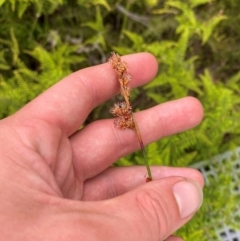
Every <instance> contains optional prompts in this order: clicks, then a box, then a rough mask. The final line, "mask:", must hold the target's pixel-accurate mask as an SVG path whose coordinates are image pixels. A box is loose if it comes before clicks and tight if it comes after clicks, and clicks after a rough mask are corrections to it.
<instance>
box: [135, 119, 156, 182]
mask: <svg viewBox="0 0 240 241" xmlns="http://www.w3.org/2000/svg"><path fill="white" fill-rule="evenodd" d="M132 119H133V122H134V126H135V132H136V134H137V137H138V141H139V144H140V147H141V151H142V155H143V159H144V162H145V166H146V168H147V174H148V178H147V181H152V173H151V170H150V166H149V163H148V159H147V155H146V151H145V147H144V144H143V140H142V136H141V134H140V131H139V128H138V125H137V122H136V120H135V118H134V116H133V114H132Z"/></svg>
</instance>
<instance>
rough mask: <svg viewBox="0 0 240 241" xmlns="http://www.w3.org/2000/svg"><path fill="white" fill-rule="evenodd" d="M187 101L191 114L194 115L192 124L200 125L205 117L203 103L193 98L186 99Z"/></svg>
mask: <svg viewBox="0 0 240 241" xmlns="http://www.w3.org/2000/svg"><path fill="white" fill-rule="evenodd" d="M185 100H186V101H187V102H188V106H187V107H188V111H189V113H192V115H191V116H190V117H191V122H192V123H193V125H198V124H199V123H200V122H201V121H202V119H203V115H204V109H203V106H202V103H201V102H200V101H199V100H198V99H197V98H195V97H192V96H188V97H185ZM189 109H190V110H189Z"/></svg>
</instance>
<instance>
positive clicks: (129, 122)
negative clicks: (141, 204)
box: [108, 53, 152, 182]
mask: <svg viewBox="0 0 240 241" xmlns="http://www.w3.org/2000/svg"><path fill="white" fill-rule="evenodd" d="M108 62H109V63H110V64H111V65H112V67H113V69H114V70H115V71H116V73H117V77H118V81H119V83H120V93H121V95H122V96H123V98H124V101H123V102H119V103H117V104H114V106H113V107H112V108H111V109H110V112H111V113H112V114H113V115H114V116H116V117H117V118H116V119H115V121H114V123H115V126H116V127H117V128H120V129H132V130H134V131H135V133H136V135H137V137H138V141H139V144H140V147H141V150H142V154H143V159H144V161H145V165H146V168H147V175H148V177H147V178H146V182H149V181H152V174H151V170H150V167H149V163H148V160H147V156H146V151H145V148H144V144H143V141H142V137H141V134H140V131H139V128H138V125H137V122H136V120H135V119H134V116H133V112H132V106H131V103H130V92H131V89H130V87H129V81H130V80H131V75H130V74H129V73H128V68H127V63H126V62H124V61H123V60H122V59H121V57H120V56H119V55H118V54H116V53H112V56H111V57H110V58H109V60H108Z"/></svg>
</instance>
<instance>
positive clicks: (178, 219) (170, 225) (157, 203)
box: [110, 177, 203, 241]
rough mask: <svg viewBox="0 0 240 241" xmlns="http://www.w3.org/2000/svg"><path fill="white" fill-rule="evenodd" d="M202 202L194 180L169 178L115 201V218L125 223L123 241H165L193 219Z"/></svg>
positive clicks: (152, 183)
mask: <svg viewBox="0 0 240 241" xmlns="http://www.w3.org/2000/svg"><path fill="white" fill-rule="evenodd" d="M202 200H203V194H202V188H201V186H200V185H199V184H198V183H197V182H196V181H193V180H189V179H186V178H182V177H168V178H163V179H161V180H158V181H152V182H149V183H146V184H145V185H143V186H141V187H139V188H137V189H135V190H133V191H131V192H128V193H126V194H124V195H122V196H120V197H118V198H116V199H115V202H114V203H115V205H114V206H115V214H116V215H117V216H118V217H121V218H122V219H123V220H124V221H121V222H122V223H121V224H119V226H121V228H122V229H123V230H122V232H121V235H123V236H124V237H122V239H120V240H139V241H143V240H148V241H150V240H164V239H166V238H167V237H169V236H170V235H171V234H172V233H173V232H175V231H176V230H177V229H178V228H180V227H181V226H182V225H183V224H185V223H186V222H187V221H188V220H189V219H190V218H191V217H192V216H193V215H194V213H195V212H196V211H197V210H198V209H199V208H200V206H201V204H202ZM110 209H111V208H110ZM120 220H121V219H120ZM124 230H125V231H124ZM129 230H131V231H129Z"/></svg>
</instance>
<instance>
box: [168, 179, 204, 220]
mask: <svg viewBox="0 0 240 241" xmlns="http://www.w3.org/2000/svg"><path fill="white" fill-rule="evenodd" d="M173 194H174V196H175V199H176V202H177V205H178V209H179V213H180V216H181V218H186V217H188V216H189V215H191V214H193V213H195V212H196V211H197V210H198V209H199V208H200V207H201V205H202V201H203V192H202V188H201V186H200V185H199V184H198V183H197V182H194V181H192V180H188V181H187V180H184V181H180V182H178V183H176V184H175V185H174V186H173Z"/></svg>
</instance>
